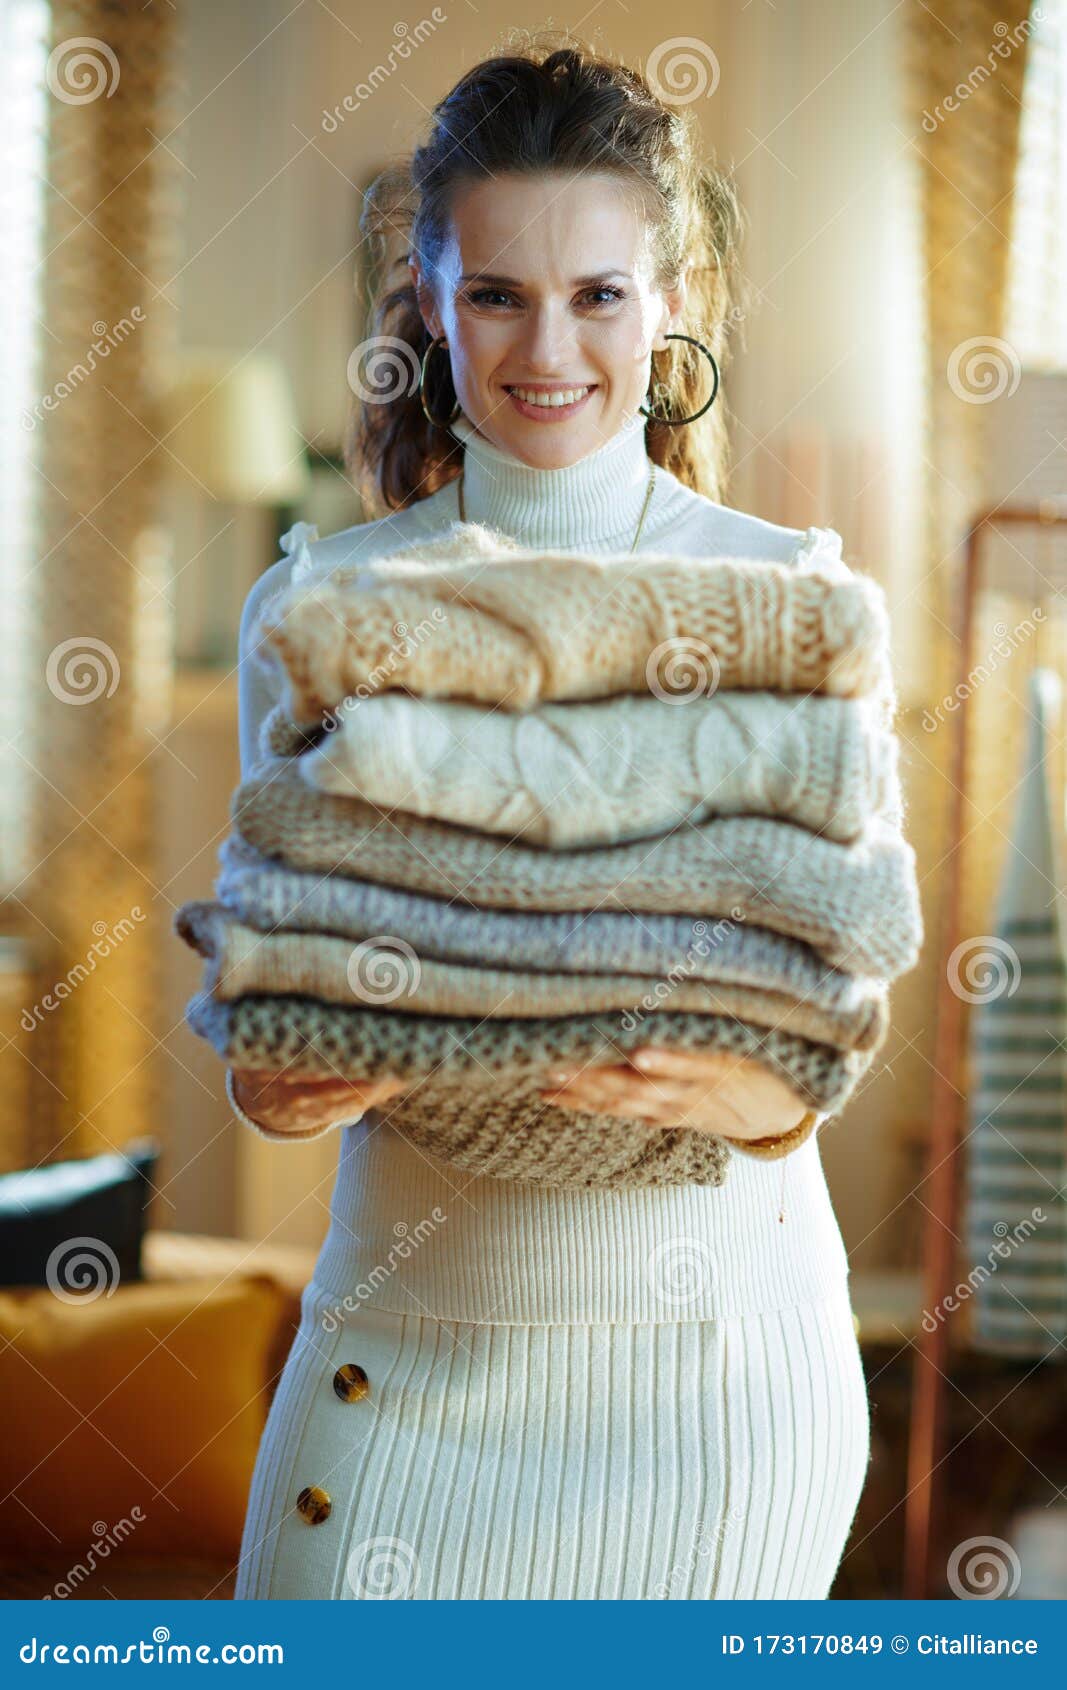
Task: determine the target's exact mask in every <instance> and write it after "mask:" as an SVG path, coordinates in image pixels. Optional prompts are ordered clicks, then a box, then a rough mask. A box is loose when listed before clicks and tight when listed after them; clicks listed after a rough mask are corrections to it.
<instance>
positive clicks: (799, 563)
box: [790, 528, 852, 581]
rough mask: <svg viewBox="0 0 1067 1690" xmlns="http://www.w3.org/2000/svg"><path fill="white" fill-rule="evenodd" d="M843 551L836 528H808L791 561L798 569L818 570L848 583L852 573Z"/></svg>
mask: <svg viewBox="0 0 1067 1690" xmlns="http://www.w3.org/2000/svg"><path fill="white" fill-rule="evenodd" d="M843 550H844V547H843V543H842V540H841V536H840V534H839V533H838V532H837V529H836V528H808V529H806V530H805V532H804V534H803V535H802V536H801V538H800V541H799V543H798V545H797V549H796V551H795V552H794V553H793V556H792V558H791V559H790V561H791V562H792V563H794V564H795V565H796V567H797V568H798V569H818V570H820V571H821V572H822V573H823V574H825V575H833V576H836V577H837V578H838V579H839V580H842V581H847V580H848V579H849V578H850V576H851V574H852V571H851V569H850V568H849V566H848V564H847V563H846V562H845V560H844V556H843V555H842V554H843Z"/></svg>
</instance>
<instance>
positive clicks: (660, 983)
mask: <svg viewBox="0 0 1067 1690" xmlns="http://www.w3.org/2000/svg"><path fill="white" fill-rule="evenodd" d="M219 862H220V865H221V866H220V872H219V874H218V876H217V879H216V882H215V892H216V895H217V897H218V898H219V900H220V902H221V903H223V904H225V906H226V907H227V909H230V910H232V911H233V913H234V914H235V915H236V916H237V918H238V920H239V921H242V922H244V923H245V924H246V925H247V926H249V927H254V928H257V929H258V930H259V931H260V932H261V933H270V932H271V931H272V930H273V929H275V928H279V927H280V928H286V929H289V930H291V931H293V932H304V933H333V934H336V935H338V936H339V937H341V938H346V939H348V940H363V939H375V938H380V937H381V936H382V935H385V934H397V935H402V936H403V937H404V938H405V939H406V940H407V941H408V942H409V943H410V944H411V945H412V946H413V947H414V948H415V950H416V951H417V952H418V955H419V956H420V957H421V958H424V959H425V958H427V957H433V958H435V959H437V960H438V961H440V962H456V963H465V964H468V965H470V966H471V967H472V968H474V969H493V968H501V969H526V970H540V971H542V972H554V973H556V974H569V975H578V976H581V975H597V974H610V973H612V972H613V971H614V970H618V971H619V972H620V973H623V974H631V975H639V976H641V977H642V980H643V985H644V987H645V989H646V990H647V991H648V992H649V994H650V995H651V996H652V997H653V998H654V999H658V998H659V997H660V996H661V995H662V996H664V997H667V996H669V993H670V988H671V986H672V984H673V982H674V981H675V979H676V978H678V977H679V976H683V977H684V978H687V979H693V980H710V981H712V982H713V983H720V984H726V985H735V986H751V987H756V988H762V989H763V990H765V991H768V992H771V993H775V994H777V995H779V996H782V997H787V998H790V999H792V1000H794V1001H795V1002H806V1003H808V1004H810V1005H813V1006H815V1007H816V1008H818V1009H819V1010H820V1011H822V1012H823V1013H824V1014H825V1015H826V1016H827V1018H828V1019H831V1020H833V1021H835V1022H837V1023H839V1024H840V1025H841V1026H850V1027H852V1028H853V1029H854V1030H855V1037H854V1042H855V1044H856V1045H857V1046H865V1045H866V1043H867V1042H868V1040H870V1042H871V1043H874V1042H875V1041H876V1039H877V1038H878V1036H879V1034H880V1026H881V1020H882V1016H881V1007H880V1006H881V1003H882V1001H883V998H884V986H883V983H882V982H881V981H879V980H875V979H871V978H869V977H867V976H864V975H857V974H852V973H849V972H848V971H847V970H845V969H840V968H834V967H832V966H831V965H830V964H828V963H824V962H822V961H821V959H820V958H819V956H818V955H817V953H816V952H815V951H814V950H813V949H812V947H811V946H810V945H806V944H804V943H803V941H802V940H800V939H790V938H788V937H786V935H785V934H782V933H773V932H772V931H771V930H770V928H767V927H756V926H754V925H753V924H751V923H745V922H738V921H734V920H733V919H731V918H730V917H725V918H724V919H722V920H720V921H717V922H715V923H713V924H711V923H708V922H706V921H702V920H700V919H698V918H695V917H692V916H680V915H640V916H636V915H631V914H629V913H628V912H626V911H622V910H588V911H584V912H582V913H580V914H577V915H571V914H567V913H558V914H557V913H553V912H545V913H539V912H537V911H527V910H479V909H471V908H470V907H469V906H468V905H466V904H458V903H449V902H448V901H447V900H446V899H444V898H431V897H427V896H424V895H423V894H421V893H417V892H405V891H402V890H400V889H398V888H396V887H392V886H378V885H376V884H375V883H374V882H373V881H370V880H358V879H354V878H350V877H349V876H347V875H343V874H306V873H300V872H298V871H296V870H293V869H289V868H287V867H286V866H285V864H284V863H279V862H275V861H274V860H273V859H272V858H270V857H264V856H262V855H261V854H260V852H258V851H256V850H253V848H252V846H250V845H248V844H247V843H246V842H245V841H244V840H243V839H242V838H241V836H240V834H237V833H231V834H229V835H228V837H227V838H226V839H224V840H223V841H222V844H221V845H220V847H219ZM667 1007H671V1006H670V1004H669V1003H668V1005H667ZM863 1029H865V1031H861V1030H863ZM831 1042H834V1041H831Z"/></svg>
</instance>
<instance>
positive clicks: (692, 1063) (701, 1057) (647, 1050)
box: [630, 1045, 738, 1083]
mask: <svg viewBox="0 0 1067 1690" xmlns="http://www.w3.org/2000/svg"><path fill="white" fill-rule="evenodd" d="M630 1060H631V1061H632V1062H633V1063H634V1064H635V1066H636V1067H638V1068H639V1069H640V1070H641V1072H642V1073H643V1074H663V1075H665V1076H675V1077H677V1078H679V1079H684V1078H686V1077H691V1078H693V1079H703V1080H704V1081H705V1082H706V1083H711V1082H712V1081H713V1080H714V1079H715V1077H716V1076H717V1075H718V1074H719V1073H720V1072H721V1073H722V1074H726V1073H729V1071H730V1069H731V1068H732V1067H736V1066H737V1062H738V1057H737V1056H736V1055H735V1054H734V1052H733V1051H729V1050H668V1049H666V1048H665V1047H664V1046H663V1045H641V1046H640V1048H639V1049H637V1050H635V1051H632V1052H631V1056H630Z"/></svg>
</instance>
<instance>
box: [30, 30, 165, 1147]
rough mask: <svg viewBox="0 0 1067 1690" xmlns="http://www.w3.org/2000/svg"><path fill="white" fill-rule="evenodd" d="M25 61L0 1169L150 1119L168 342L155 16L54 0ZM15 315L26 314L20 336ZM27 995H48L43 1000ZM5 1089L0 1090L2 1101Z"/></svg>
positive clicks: (154, 1109) (161, 82) (158, 931)
mask: <svg viewBox="0 0 1067 1690" xmlns="http://www.w3.org/2000/svg"><path fill="white" fill-rule="evenodd" d="M51 10H52V28H51V57H50V59H49V65H48V124H49V134H48V148H47V175H48V182H47V184H46V185H45V188H44V205H45V209H46V230H45V241H44V250H45V253H46V258H45V263H44V268H43V276H42V318H43V325H44V326H43V329H42V330H41V339H40V346H41V357H40V364H39V372H40V373H39V392H40V394H41V396H42V403H41V405H40V412H41V416H40V423H39V427H38V430H37V435H38V440H37V446H38V454H39V456H38V462H39V470H40V473H39V477H38V483H37V486H38V499H39V506H38V509H37V512H36V523H35V527H36V534H37V537H38V548H37V555H36V556H35V557H32V558H28V559H26V560H25V564H26V574H25V578H24V579H25V588H24V590H25V592H26V594H27V605H26V612H27V614H26V622H27V626H28V628H29V640H28V651H27V653H26V674H27V684H26V688H25V697H24V699H23V705H24V709H23V713H22V714H23V723H24V731H23V732H22V733H21V734H20V736H19V740H18V751H19V755H20V756H21V758H22V759H23V760H24V767H25V769H26V773H27V778H28V783H29V812H30V828H29V839H28V841H27V852H26V856H27V861H28V864H29V871H28V874H27V876H26V878H24V879H23V880H21V882H20V884H19V886H18V887H17V889H16V890H15V891H14V892H9V896H8V897H7V898H6V900H5V915H6V920H7V926H8V929H9V931H10V930H11V929H12V928H17V929H18V930H19V931H20V932H21V933H22V934H24V935H26V936H28V937H29V938H30V939H31V941H32V942H33V943H34V948H35V951H36V955H37V969H36V975H35V977H34V980H33V984H32V1002H31V1003H27V1004H25V1006H24V1008H25V1010H26V1011H28V1023H29V1024H28V1025H27V1016H26V1014H24V1015H23V1016H22V1018H21V1019H22V1025H21V1027H20V1028H16V1029H12V1030H10V1031H9V1036H14V1037H16V1038H17V1039H18V1040H19V1043H20V1049H21V1052H22V1055H21V1061H22V1062H23V1063H24V1064H28V1072H29V1073H30V1075H31V1076H32V1078H31V1084H30V1103H29V1107H28V1108H26V1109H20V1110H19V1112H18V1114H17V1116H14V1115H13V1114H12V1112H11V1107H10V1104H9V1105H8V1113H7V1118H6V1119H5V1120H4V1136H3V1156H4V1161H5V1164H6V1165H7V1166H9V1167H10V1166H22V1165H26V1164H28V1163H34V1162H37V1161H40V1160H49V1159H56V1158H60V1157H67V1156H72V1155H79V1154H85V1153H88V1152H90V1151H93V1150H97V1149H101V1148H104V1147H121V1146H122V1144H123V1143H125V1142H126V1141H127V1140H128V1139H129V1138H130V1137H131V1136H133V1135H135V1134H138V1133H141V1132H149V1131H158V1130H159V1129H160V1127H161V1124H162V1123H161V1122H160V1119H159V1114H158V1111H159V1106H160V1099H161V1097H162V1095H163V1092H162V1087H161V1084H160V1061H161V1060H162V1059H164V1058H165V1053H164V1052H161V1050H160V1048H159V1041H160V1040H161V1039H162V1038H164V1037H165V1036H166V1034H167V1032H168V1029H167V1028H165V1027H162V1026H160V1025H159V1011H158V1007H157V1006H158V1004H159V992H158V989H157V985H158V970H159V969H160V967H161V966H165V955H166V947H167V945H168V943H169V924H170V914H171V902H170V900H169V899H168V897H167V894H166V888H160V887H159V886H158V885H157V878H156V874H155V866H154V831H155V821H154V814H153V771H154V768H155V766H156V762H157V760H158V758H159V757H161V756H166V755H167V753H166V751H164V750H160V749H159V742H158V740H157V737H156V735H157V734H161V733H163V732H165V730H166V722H167V712H168V708H169V702H170V700H169V688H170V680H171V672H170V607H169V602H168V585H169V584H168V581H167V579H166V573H165V572H167V571H169V567H170V565H169V559H168V557H167V553H166V548H165V546H163V545H162V544H161V543H160V542H161V538H162V536H161V533H160V529H159V526H158V525H159V522H160V515H161V490H162V486H163V476H164V474H165V471H166V466H167V455H166V452H165V450H164V449H161V448H160V447H159V446H158V444H157V439H158V435H159V428H158V424H157V399H158V388H157V373H158V371H159V368H160V360H161V359H162V358H163V356H164V355H165V354H166V353H167V352H168V351H169V350H170V348H171V347H172V346H173V343H174V341H175V339H176V328H175V324H176V319H177V310H176V306H175V301H174V298H173V293H172V291H168V290H167V284H168V283H169V282H170V279H171V278H172V277H173V276H174V274H175V272H176V271H177V269H178V268H179V264H178V261H177V259H176V257H175V251H176V232H177V231H178V229H179V227H180V217H179V214H178V208H177V206H176V204H175V184H176V176H177V174H178V173H179V170H180V166H179V165H178V162H177V159H176V157H175V155H174V152H173V150H171V149H173V147H174V142H173V140H172V141H170V142H169V144H168V145H164V144H162V143H163V142H164V141H165V140H166V138H167V136H168V131H169V130H171V129H172V128H173V126H174V122H175V108H174V103H173V94H174V91H173V88H172V85H171V67H172V64H173V62H174V59H175V44H176V42H175V37H176V27H177V25H176V18H177V14H176V13H175V11H174V10H173V9H172V8H171V7H169V6H165V5H155V6H144V5H143V4H142V3H141V0H120V3H116V0H111V3H108V0H56V3H55V4H54V5H53V6H52V9H51ZM29 331H30V325H29V324H27V332H29ZM46 994H47V996H46ZM5 1101H6V1100H5Z"/></svg>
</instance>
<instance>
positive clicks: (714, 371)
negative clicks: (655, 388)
mask: <svg viewBox="0 0 1067 1690" xmlns="http://www.w3.org/2000/svg"><path fill="white" fill-rule="evenodd" d="M664 339H665V340H687V341H688V342H689V344H690V346H695V347H696V348H697V349H698V351H700V352H703V354H704V356H705V358H706V359H707V361H708V363H709V364H710V365H711V398H710V399H707V400H705V402H704V404H703V405H701V407H700V409H699V411H694V412H693V414H692V416H691V417H657V416H653V414H652V411H651V409H649V410H647V411H646V409H645V407H644V406H643V405H639V406H638V410H639V411H640V412H641V415H642V416H643V417H648V419H649V421H650V422H658V423H665V424H666V426H667V427H668V428H681V427H682V426H683V424H685V423H691V422H696V419H697V418H698V417H702V416H703V415H704V412H705V411H707V410H710V408H711V406H712V405H714V403H715V396H716V394H717V393H718V391H719V366H718V364H717V363H716V362H715V359H714V358H713V357H712V355H711V353H710V352H709V350H708V348H707V347H706V346H705V345H704V343H703V341H700V340H694V339H693V336H692V335H691V334H669V335H665V336H664ZM645 398H646V399H648V400H651V398H652V387H651V384H650V385H649V390H648V392H647V393H646V394H645Z"/></svg>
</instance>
